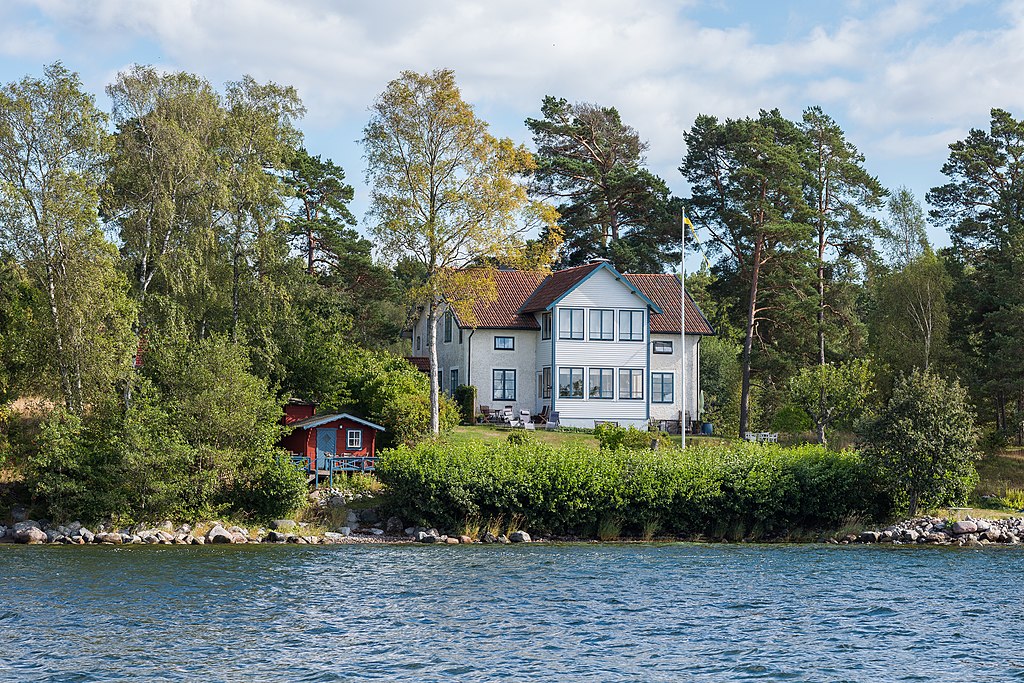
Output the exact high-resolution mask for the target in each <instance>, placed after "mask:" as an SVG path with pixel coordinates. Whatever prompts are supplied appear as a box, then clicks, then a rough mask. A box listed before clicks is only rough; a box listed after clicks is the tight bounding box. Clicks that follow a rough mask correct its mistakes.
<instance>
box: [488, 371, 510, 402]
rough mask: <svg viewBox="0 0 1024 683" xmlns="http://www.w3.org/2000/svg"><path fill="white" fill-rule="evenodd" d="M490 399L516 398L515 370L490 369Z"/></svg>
mask: <svg viewBox="0 0 1024 683" xmlns="http://www.w3.org/2000/svg"><path fill="white" fill-rule="evenodd" d="M491 390H492V391H491V399H492V400H494V401H514V400H516V371H515V370H492V371H491Z"/></svg>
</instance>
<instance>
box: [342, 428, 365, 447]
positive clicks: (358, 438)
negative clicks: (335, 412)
mask: <svg viewBox="0 0 1024 683" xmlns="http://www.w3.org/2000/svg"><path fill="white" fill-rule="evenodd" d="M362 447H363V430H362V429H348V430H346V431H345V448H346V449H347V450H350V451H358V450H360V449H362Z"/></svg>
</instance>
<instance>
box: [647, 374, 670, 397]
mask: <svg viewBox="0 0 1024 683" xmlns="http://www.w3.org/2000/svg"><path fill="white" fill-rule="evenodd" d="M674 384H675V382H674V377H673V375H672V373H671V372H652V373H651V403H674V402H675V397H674V395H673V388H674Z"/></svg>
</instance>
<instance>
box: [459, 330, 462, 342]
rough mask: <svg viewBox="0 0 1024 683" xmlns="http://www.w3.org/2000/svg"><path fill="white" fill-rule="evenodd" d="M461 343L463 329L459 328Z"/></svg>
mask: <svg viewBox="0 0 1024 683" xmlns="http://www.w3.org/2000/svg"><path fill="white" fill-rule="evenodd" d="M459 343H460V344H461V343H462V328H461V327H460V328H459Z"/></svg>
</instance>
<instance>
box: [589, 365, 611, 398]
mask: <svg viewBox="0 0 1024 683" xmlns="http://www.w3.org/2000/svg"><path fill="white" fill-rule="evenodd" d="M590 398H599V399H605V398H607V399H611V398H615V371H614V370H612V369H611V368H590Z"/></svg>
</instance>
